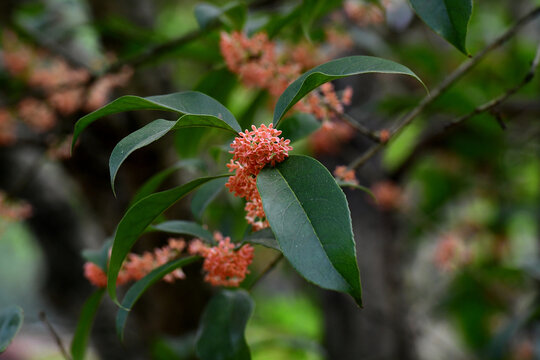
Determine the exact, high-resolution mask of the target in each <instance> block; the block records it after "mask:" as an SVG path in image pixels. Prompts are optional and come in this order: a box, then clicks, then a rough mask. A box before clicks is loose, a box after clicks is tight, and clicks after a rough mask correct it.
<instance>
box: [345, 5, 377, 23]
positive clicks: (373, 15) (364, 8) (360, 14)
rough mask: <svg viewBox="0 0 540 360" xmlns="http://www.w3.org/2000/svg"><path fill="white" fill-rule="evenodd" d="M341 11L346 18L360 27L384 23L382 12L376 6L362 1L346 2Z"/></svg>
mask: <svg viewBox="0 0 540 360" xmlns="http://www.w3.org/2000/svg"><path fill="white" fill-rule="evenodd" d="M343 9H344V10H345V14H346V15H347V17H348V18H349V19H351V20H352V21H354V22H355V23H356V24H357V25H358V26H361V27H364V26H368V25H374V24H380V23H382V22H384V12H383V10H382V9H381V8H380V7H379V6H378V5H376V4H368V3H366V2H364V1H362V0H360V1H355V0H347V1H345V4H344V5H343Z"/></svg>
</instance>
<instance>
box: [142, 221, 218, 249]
mask: <svg viewBox="0 0 540 360" xmlns="http://www.w3.org/2000/svg"><path fill="white" fill-rule="evenodd" d="M151 229H152V230H157V231H163V232H167V233H172V234H179V235H191V236H194V237H197V238H199V239H201V240H203V241H205V242H206V243H209V244H214V237H213V236H212V233H210V231H208V230H206V229H205V228H203V227H202V226H201V225H199V224H197V223H195V222H193V221H184V220H170V221H165V222H162V223H160V224H157V225H153V226H151Z"/></svg>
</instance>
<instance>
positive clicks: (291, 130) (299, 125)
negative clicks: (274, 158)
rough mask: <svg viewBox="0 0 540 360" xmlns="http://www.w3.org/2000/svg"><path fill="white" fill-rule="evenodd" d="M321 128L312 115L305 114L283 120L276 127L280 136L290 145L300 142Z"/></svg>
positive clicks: (294, 115)
mask: <svg viewBox="0 0 540 360" xmlns="http://www.w3.org/2000/svg"><path fill="white" fill-rule="evenodd" d="M320 127H321V122H320V121H318V120H317V119H316V118H315V117H314V116H313V115H311V114H307V113H296V114H293V115H292V116H289V117H288V118H285V119H283V121H281V122H280V123H279V126H278V127H277V129H278V130H281V135H280V136H282V137H284V138H285V139H289V140H291V143H293V142H295V141H298V140H301V139H303V138H305V137H307V136H308V135H310V134H312V133H314V132H315V131H317V130H318V129H319V128H320Z"/></svg>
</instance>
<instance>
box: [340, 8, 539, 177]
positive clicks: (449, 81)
mask: <svg viewBox="0 0 540 360" xmlns="http://www.w3.org/2000/svg"><path fill="white" fill-rule="evenodd" d="M539 15H540V6H538V7H536V8H534V9H533V10H532V11H530V12H529V13H528V14H527V15H525V16H523V17H522V18H520V19H519V20H518V21H517V22H516V23H515V24H514V25H513V26H512V27H511V28H510V29H508V30H507V31H506V32H505V33H504V34H502V35H501V36H499V37H498V38H497V39H495V40H494V41H493V42H491V43H490V44H489V45H488V46H486V47H485V48H484V49H483V50H481V51H480V52H479V53H478V54H476V55H475V56H474V57H472V58H470V59H469V60H467V61H465V62H464V63H462V64H461V65H460V66H459V67H458V68H457V69H456V70H454V71H453V72H452V73H451V74H450V75H449V76H448V77H447V78H446V79H445V80H444V81H443V82H442V83H441V84H439V85H438V86H437V87H436V88H434V89H433V90H432V92H431V94H429V95H427V96H426V97H425V98H424V99H422V101H421V102H420V103H419V104H418V105H417V106H416V107H415V108H414V109H413V110H411V111H410V112H409V113H408V114H407V115H405V116H404V117H403V118H402V119H401V120H400V121H399V122H398V125H397V126H396V127H395V128H394V129H393V130H392V131H391V133H390V137H393V136H395V135H397V134H399V133H400V132H401V131H402V130H403V129H404V128H405V127H406V126H408V125H409V124H410V123H411V122H412V121H413V120H414V119H415V118H416V117H417V116H418V115H419V114H420V113H421V112H422V111H424V109H425V108H426V107H427V106H428V105H431V104H432V103H433V102H434V101H435V100H437V99H438V98H439V97H440V96H441V95H442V94H444V93H445V92H446V90H448V89H449V88H450V87H451V86H452V85H453V84H454V83H456V82H457V81H458V80H460V79H461V78H462V77H463V76H464V75H465V74H467V73H468V72H469V71H470V70H471V69H472V68H474V67H475V66H476V65H478V63H479V62H480V61H481V60H483V59H484V57H485V56H486V55H487V54H489V53H490V52H492V51H493V50H495V49H497V48H499V47H501V46H502V45H504V44H505V43H506V42H507V41H508V40H510V39H511V38H512V37H513V36H515V35H516V33H517V32H518V31H519V30H520V29H521V28H523V27H524V26H525V25H527V24H528V23H530V22H531V21H533V20H534V19H536V17H537V16H539ZM384 144H386V143H379V144H376V145H373V146H372V147H371V148H369V149H368V150H367V151H366V152H365V153H364V154H362V155H360V156H359V157H358V158H356V159H355V160H353V161H352V162H351V164H350V165H349V168H350V169H356V168H358V167H360V166H362V165H363V164H364V163H365V162H366V161H368V160H369V159H371V158H372V157H373V156H374V155H375V154H377V153H378V152H379V150H381V149H382V148H383V146H384Z"/></svg>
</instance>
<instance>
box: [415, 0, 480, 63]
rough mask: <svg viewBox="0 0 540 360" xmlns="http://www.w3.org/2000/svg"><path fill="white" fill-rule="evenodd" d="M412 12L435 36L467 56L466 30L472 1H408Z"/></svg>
mask: <svg viewBox="0 0 540 360" xmlns="http://www.w3.org/2000/svg"><path fill="white" fill-rule="evenodd" d="M410 1H411V5H412V7H413V8H414V11H416V13H417V14H418V16H420V18H421V19H422V20H424V22H425V23H426V24H427V25H428V26H429V27H430V28H431V29H433V31H435V32H436V33H437V34H439V35H440V36H442V37H443V38H445V39H446V41H448V42H449V43H450V44H452V45H454V46H455V47H456V48H457V49H458V50H459V51H461V52H462V53H464V54H465V55H468V52H467V47H466V40H467V28H468V26H469V20H470V18H471V14H472V0H410Z"/></svg>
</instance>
